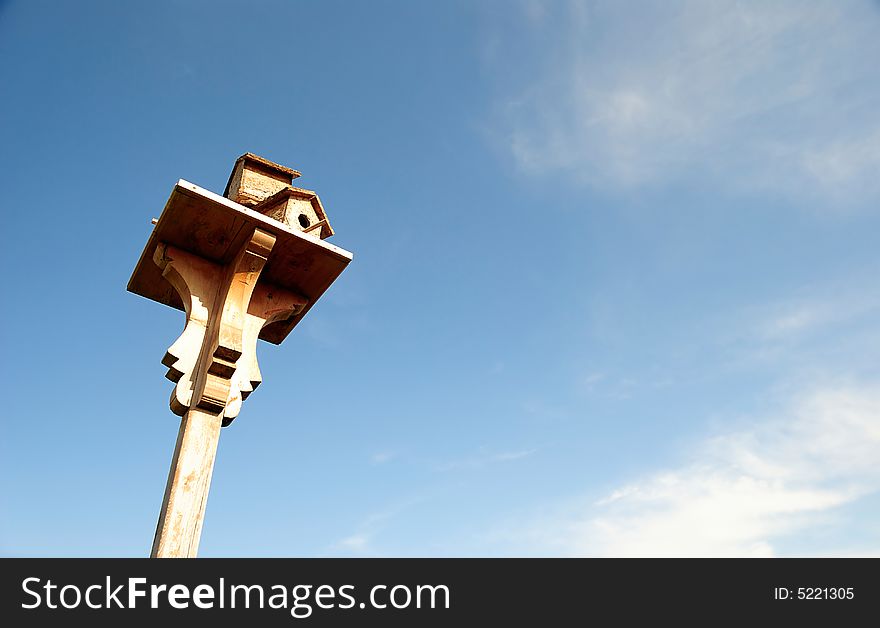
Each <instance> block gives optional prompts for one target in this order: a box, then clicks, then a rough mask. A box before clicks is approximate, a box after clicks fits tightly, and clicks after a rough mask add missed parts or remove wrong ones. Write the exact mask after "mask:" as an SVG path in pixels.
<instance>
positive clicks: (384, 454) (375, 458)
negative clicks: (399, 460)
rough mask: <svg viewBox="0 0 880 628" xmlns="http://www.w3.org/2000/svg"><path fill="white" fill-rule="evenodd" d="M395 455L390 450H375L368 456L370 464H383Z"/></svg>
mask: <svg viewBox="0 0 880 628" xmlns="http://www.w3.org/2000/svg"><path fill="white" fill-rule="evenodd" d="M394 457H395V455H394V453H393V452H390V451H377V452H376V453H374V454H373V455H372V456H370V462H371V463H372V464H385V463H386V462H390V461H391V460H393V459H394Z"/></svg>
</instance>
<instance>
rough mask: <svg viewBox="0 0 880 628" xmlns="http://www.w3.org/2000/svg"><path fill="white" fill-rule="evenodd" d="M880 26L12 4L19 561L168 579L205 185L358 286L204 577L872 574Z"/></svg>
mask: <svg viewBox="0 0 880 628" xmlns="http://www.w3.org/2000/svg"><path fill="white" fill-rule="evenodd" d="M878 58H880V5H878V4H877V3H876V2H816V3H809V4H804V3H800V2H782V1H780V2H774V3H758V2H754V3H741V2H724V1H721V0H718V1H715V2H696V1H693V2H692V1H682V2H638V3H610V2H609V3H593V2H539V1H535V2H484V3H470V2H447V3H436V2H381V1H380V2H370V3H353V2H352V3H345V2H320V3H317V2H262V1H259V2H254V3H248V4H247V6H246V5H245V3H231V2H194V1H193V2H160V1H154V2H149V3H119V2H104V3H98V2H84V3H65V2H41V1H34V2H14V1H13V2H6V3H3V4H2V5H0V80H2V84H3V85H4V86H5V87H6V90H5V93H6V98H5V99H4V102H3V115H2V117H0V133H2V135H0V137H2V144H3V146H4V150H3V151H2V152H0V177H2V184H3V190H4V199H3V208H4V211H3V222H4V228H3V232H4V246H3V248H2V256H3V263H4V267H6V268H7V269H8V271H9V272H7V275H6V281H7V291H6V298H5V299H4V303H5V307H4V308H3V314H2V322H3V325H2V328H3V343H4V346H5V356H6V359H5V360H4V362H3V367H2V368H3V371H2V375H3V381H4V382H6V384H7V385H6V391H7V393H6V395H5V399H4V411H3V413H2V439H0V465H2V466H0V470H2V480H0V486H2V492H0V496H2V497H0V499H2V509H0V552H2V553H3V554H5V555H25V556H82V555H85V556H105V555H106V556H119V555H124V556H129V555H130V556H142V555H146V554H147V553H148V551H149V547H150V543H151V541H152V535H153V531H154V528H155V522H156V517H157V515H158V511H159V506H160V502H161V498H162V491H163V489H164V483H165V478H166V474H167V469H168V463H169V461H170V456H171V453H172V449H173V446H174V439H175V436H176V432H177V425H178V421H177V419H176V417H174V416H173V415H172V414H171V413H170V411H169V410H168V406H167V399H168V395H169V394H170V391H171V384H170V382H168V381H167V380H165V379H164V377H163V375H164V372H165V369H164V368H163V367H162V365H161V364H160V362H159V361H160V359H161V357H162V355H163V354H164V351H165V349H166V348H167V347H168V346H169V345H170V344H171V342H173V341H174V340H175V338H176V337H177V335H178V334H179V332H180V330H181V328H182V325H183V316H182V314H181V313H180V312H178V311H176V310H171V309H169V308H165V307H162V306H160V305H158V304H155V303H152V302H149V301H146V300H144V299H142V298H140V297H136V296H134V295H132V294H129V293H127V292H126V291H125V285H126V283H127V280H128V277H129V275H130V273H131V270H132V269H133V267H134V264H135V262H136V261H137V259H138V256H139V255H140V252H141V249H142V247H143V245H144V243H145V242H146V239H147V237H148V235H149V232H150V229H151V226H150V218H152V217H154V216H158V214H159V212H160V211H161V209H162V206H163V205H164V202H165V200H166V199H167V197H168V194H169V193H170V190H171V187H172V185H173V184H174V182H175V181H176V180H177V179H178V178H184V179H186V180H188V181H191V182H193V183H196V184H197V185H200V186H202V187H205V188H208V189H210V190H213V191H217V192H222V190H223V187H224V184H225V182H226V178H227V176H228V173H229V170H230V168H231V166H232V163H233V161H234V160H235V158H236V157H237V156H238V155H240V154H241V153H243V152H245V151H251V152H255V153H257V154H260V155H263V156H265V157H267V158H269V159H272V160H274V161H277V162H280V163H282V164H285V165H289V166H291V167H294V168H297V169H298V170H301V171H302V173H303V176H302V178H301V179H300V180H299V181H300V182H301V185H302V186H303V187H307V188H310V189H314V190H316V191H317V192H318V193H319V194H320V195H321V199H322V201H323V203H324V206H325V207H326V209H327V212H328V214H329V216H330V219H331V221H332V223H333V226H334V228H335V230H336V235H335V236H334V238H333V239H332V242H333V243H334V244H337V245H338V246H341V247H343V248H345V249H348V250H351V251H353V252H354V254H355V258H354V261H353V262H352V264H351V265H350V267H349V268H348V269H347V270H346V271H345V273H344V274H343V275H342V277H341V278H340V279H339V280H338V281H337V283H336V284H334V286H333V287H332V288H331V290H330V291H329V292H328V293H327V294H326V295H325V297H324V298H323V299H322V300H321V301H320V302H319V303H318V304H317V305H316V306H315V307H314V308H313V309H312V310H311V311H310V313H309V314H308V316H307V317H306V319H305V320H304V321H303V323H302V324H301V325H300V326H299V327H298V328H297V330H296V332H295V333H294V334H292V335H291V336H290V337H289V338H288V339H287V340H286V341H285V343H284V344H283V345H281V346H279V347H276V346H271V345H263V344H261V346H260V347H259V349H258V352H259V356H260V364H261V368H262V372H263V376H264V383H263V385H262V386H261V387H260V389H259V391H257V392H256V393H255V394H254V395H252V396H251V397H250V398H249V399H248V401H247V402H246V404H245V405H244V408H243V410H242V413H241V415H240V416H239V418H238V419H237V420H236V421H235V423H233V425H232V426H231V427H230V428H228V429H225V430H224V432H223V434H222V437H221V442H220V447H219V453H218V459H217V465H216V467H215V472H214V479H213V485H212V489H211V495H210V499H209V501H208V512H207V519H206V523H205V528H204V532H203V535H202V542H201V548H200V555H202V556H535V555H538V556H543V555H564V556H574V555H578V556H579V555H586V556H606V555H609V556H628V555H640V556H644V555H674V556H680V555H697V556H707V555H709V556H763V555H777V556H789V555H795V556H802V555H809V556H813V555H835V556H836V555H877V554H878V553H880V531H878V527H877V525H876V522H877V520H878V517H880V472H878V467H877V464H876V461H877V460H878V458H880V388H878V382H880V363H878V359H877V356H878V355H880V318H878V315H880V283H878V281H877V277H878V276H880V272H878V271H880V247H878V246H877V240H878V234H880V213H878V207H880V176H878V172H880V65H878V64H877V62H876V61H877V59H878Z"/></svg>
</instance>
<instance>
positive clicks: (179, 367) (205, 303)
mask: <svg viewBox="0 0 880 628" xmlns="http://www.w3.org/2000/svg"><path fill="white" fill-rule="evenodd" d="M275 241H276V238H275V236H273V235H272V234H271V233H267V232H265V231H261V230H260V229H254V230H253V231H252V233H251V235H250V237H249V238H248V239H247V241H246V243H245V244H244V246H243V247H242V248H241V250H240V251H239V253H238V255H236V257H235V259H234V260H233V261H232V262H231V263H230V264H229V265H228V266H227V267H225V268H224V267H220V266H218V265H216V264H213V263H211V262H208V261H206V260H203V259H201V258H198V257H196V256H194V255H192V254H189V253H186V252H185V251H180V250H178V249H175V248H173V247H169V246H167V245H160V246H158V247H157V249H156V253H155V255H154V261H155V263H156V265H157V266H158V267H160V268H161V269H162V274H163V276H164V277H165V278H166V279H167V280H168V281H169V283H170V284H171V285H172V286H173V287H174V288H175V290H177V292H178V295H179V296H180V298H181V300H182V301H183V303H184V304H185V305H186V313H187V321H186V326H185V327H184V330H183V333H182V334H181V336H180V338H178V340H177V341H175V343H174V344H173V345H172V346H171V347H170V348H169V350H168V352H167V353H166V354H165V358H164V359H163V363H164V364H165V365H166V366H168V367H169V378H170V379H172V380H174V381H176V382H177V385H176V386H175V389H174V393H173V394H172V395H171V409H172V411H174V412H175V413H177V414H183V419H182V420H181V424H180V432H179V433H178V437H177V446H176V447H175V450H174V457H173V459H172V462H171V471H170V473H169V475H168V482H167V484H166V487H165V498H164V500H163V503H162V509H161V512H160V515H159V522H158V524H157V526H156V536H155V538H154V540H153V551H152V556H154V557H158V558H182V557H191V556H195V555H196V551H197V550H198V545H199V535H200V534H201V525H202V524H201V521H202V518H203V517H204V511H205V504H206V503H207V499H208V488H209V486H210V483H211V474H212V472H213V466H214V457H215V455H216V450H217V444H218V441H219V438H220V428H221V426H222V425H223V424H224V423H228V422H229V421H231V420H232V418H234V417H235V415H237V414H238V410H239V409H240V407H241V398H242V388H245V389H246V390H248V392H249V390H253V384H252V382H254V381H259V379H260V375H259V367H258V366H257V362H256V343H257V337H258V333H259V329H260V328H262V326H263V325H264V324H265V322H266V320H269V319H270V318H271V317H272V316H273V315H274V316H278V315H289V314H290V313H291V311H292V310H293V309H295V308H296V307H301V306H302V303H301V301H300V300H296V299H288V300H287V301H285V302H284V303H283V304H279V303H278V302H277V300H273V299H270V298H269V294H270V293H269V292H267V291H266V290H265V289H263V290H261V291H260V293H259V296H260V302H259V303H258V304H256V307H255V308H251V297H252V296H253V294H254V290H255V289H256V287H257V280H258V279H259V277H260V273H261V272H262V270H263V268H264V266H265V265H266V260H267V259H268V257H269V254H270V252H271V251H272V248H273V246H274V245H275ZM267 301H271V303H270V304H267V303H266V302H267ZM285 308H286V309H285ZM249 310H250V311H249ZM254 312H256V314H255V313H254ZM260 314H265V317H261V316H260ZM246 345H248V346H246ZM250 345H253V346H250ZM242 355H246V356H247V357H246V359H245V360H242V361H241V362H242V363H241V365H239V360H240V358H241V357H242ZM253 371H255V372H253ZM236 375H237V377H236ZM245 383H247V386H245ZM227 408H228V409H229V410H230V412H229V413H227Z"/></svg>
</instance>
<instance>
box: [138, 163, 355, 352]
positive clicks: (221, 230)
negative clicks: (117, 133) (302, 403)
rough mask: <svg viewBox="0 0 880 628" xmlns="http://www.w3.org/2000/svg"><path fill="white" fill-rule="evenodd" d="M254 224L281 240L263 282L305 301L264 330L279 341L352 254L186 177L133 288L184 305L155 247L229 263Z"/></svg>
mask: <svg viewBox="0 0 880 628" xmlns="http://www.w3.org/2000/svg"><path fill="white" fill-rule="evenodd" d="M254 228H257V229H261V230H263V231H266V232H268V233H271V234H272V235H274V236H275V237H276V239H277V245H276V246H275V247H274V249H273V251H272V255H271V257H270V259H269V260H268V262H267V264H266V268H265V269H264V270H263V273H262V275H261V281H263V282H265V283H267V284H270V285H272V286H276V287H278V288H283V289H284V290H287V291H290V292H292V293H294V294H298V295H300V296H301V297H302V298H303V299H304V300H305V301H306V304H305V306H304V307H303V308H302V309H300V310H298V311H297V312H296V313H295V314H293V315H292V316H291V317H290V318H288V319H284V320H279V321H275V322H273V323H272V324H269V325H266V326H265V327H263V329H262V330H261V331H260V338H261V339H262V340H266V341H267V342H271V343H273V344H280V343H281V341H282V340H284V338H286V337H287V335H288V334H289V333H290V332H291V330H292V329H293V328H294V327H295V326H296V325H297V324H298V323H299V322H300V321H301V320H302V319H303V317H304V316H305V315H306V313H307V312H308V310H309V309H310V308H311V307H312V305H313V304H314V303H315V302H316V301H317V300H318V298H320V297H321V295H322V294H324V292H325V291H326V290H327V288H329V287H330V284H332V283H333V282H334V281H335V280H336V278H337V277H338V276H339V275H340V274H341V273H342V271H343V270H345V267H346V266H347V265H348V263H349V262H350V261H351V259H352V254H351V253H350V252H348V251H346V250H344V249H341V248H339V247H337V246H334V245H333V244H330V243H329V242H328V241H326V240H321V239H319V238H316V237H312V236H310V235H309V234H307V233H303V232H302V231H301V230H299V229H293V228H291V227H290V226H288V225H287V224H285V223H283V222H279V221H277V220H274V219H272V218H271V217H268V216H264V215H263V214H261V213H259V212H256V211H254V210H252V209H248V208H247V207H244V206H242V205H239V204H238V203H235V202H233V201H231V200H229V199H227V198H224V197H222V196H220V195H218V194H214V193H213V192H210V191H208V190H205V189H203V188H200V187H199V186H197V185H193V184H192V183H188V182H187V181H183V180H180V181H178V182H177V185H175V186H174V189H173V190H172V192H171V196H170V197H169V199H168V202H167V203H166V205H165V209H164V210H163V211H162V214H161V215H160V216H159V222H158V224H157V225H156V227H155V228H154V229H153V232H152V233H151V234H150V238H149V240H148V241H147V245H146V247H145V248H144V251H143V253H142V254H141V257H140V260H139V261H138V263H137V266H136V267H135V270H134V272H133V273H132V276H131V279H130V280H129V282H128V290H129V291H131V292H134V293H135V294H139V295H141V296H143V297H146V298H148V299H151V300H153V301H158V302H159V303H164V304H165V305H170V306H171V307H175V308H177V309H179V310H185V309H186V307H185V304H184V303H183V300H182V299H181V298H180V296H179V294H178V291H177V290H175V289H174V288H173V287H172V286H171V285H170V284H169V282H168V281H167V280H166V278H164V277H163V275H162V272H163V271H162V270H161V269H160V268H159V267H158V266H157V265H156V264H155V263H154V262H153V254H154V252H155V250H156V247H157V246H159V245H160V244H163V243H164V244H166V245H168V246H171V247H174V248H176V249H179V250H181V251H186V252H188V253H191V254H193V255H195V256H197V257H200V258H202V259H204V260H206V261H209V262H212V263H214V264H218V265H220V266H226V265H227V264H229V262H231V261H232V259H233V258H234V257H235V255H236V253H237V252H238V251H240V250H241V246H242V245H243V244H244V239H245V238H246V237H247V234H249V233H250V232H251V231H252V230H253V229H254Z"/></svg>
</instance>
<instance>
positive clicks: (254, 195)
mask: <svg viewBox="0 0 880 628" xmlns="http://www.w3.org/2000/svg"><path fill="white" fill-rule="evenodd" d="M299 176H300V173H299V172H297V171H296V170H293V169H291V168H288V167H286V166H282V165H279V164H276V163H274V162H271V161H269V160H268V159H264V158H262V157H259V156H257V155H254V154H253V153H245V154H244V155H242V156H241V157H239V158H238V159H237V160H236V161H235V165H234V166H233V168H232V174H230V175H229V182H228V183H227V184H226V190H225V191H224V192H223V195H224V196H225V197H226V198H228V199H230V200H233V201H235V202H236V203H238V204H240V205H244V206H246V207H250V208H251V209H253V210H254V211H257V212H260V213H261V214H263V215H265V216H269V217H270V218H273V219H274V220H277V221H279V222H283V223H284V224H286V225H287V226H288V227H290V228H291V229H296V230H298V231H302V232H303V233H305V234H307V235H310V236H312V237H316V238H319V239H321V240H323V239H325V238H329V237H330V236H332V235H333V228H332V227H331V226H330V222H329V221H328V220H327V214H326V212H325V211H324V206H323V205H322V204H321V199H319V198H318V195H317V194H315V193H314V192H313V191H311V190H304V189H302V188H297V187H294V186H293V185H292V183H293V180H294V179H296V178H297V177H299Z"/></svg>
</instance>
